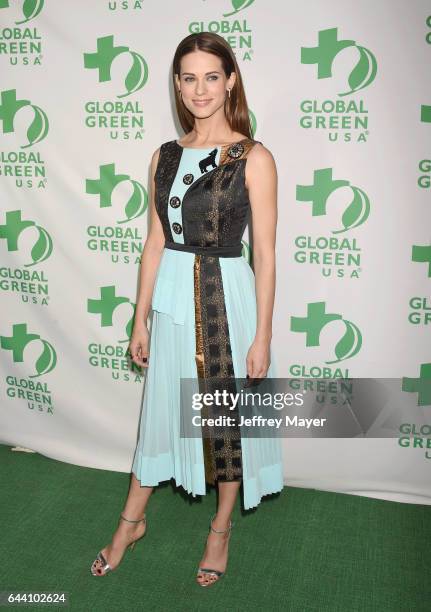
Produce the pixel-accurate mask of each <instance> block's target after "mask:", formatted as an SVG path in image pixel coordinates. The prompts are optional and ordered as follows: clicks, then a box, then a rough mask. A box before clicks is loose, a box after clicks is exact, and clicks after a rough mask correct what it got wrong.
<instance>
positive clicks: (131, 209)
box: [85, 164, 148, 223]
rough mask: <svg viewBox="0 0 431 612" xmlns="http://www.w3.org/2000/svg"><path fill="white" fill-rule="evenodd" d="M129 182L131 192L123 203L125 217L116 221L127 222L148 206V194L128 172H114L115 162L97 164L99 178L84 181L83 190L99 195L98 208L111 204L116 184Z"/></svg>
mask: <svg viewBox="0 0 431 612" xmlns="http://www.w3.org/2000/svg"><path fill="white" fill-rule="evenodd" d="M124 182H126V183H127V182H130V184H131V185H132V187H133V193H132V195H131V196H130V198H129V200H128V201H127V202H126V204H125V215H126V218H125V219H121V220H120V221H117V223H129V222H130V221H133V219H136V218H137V217H139V216H140V215H142V214H143V213H144V212H145V211H146V210H147V207H148V194H147V192H146V191H145V189H144V187H143V186H142V185H141V184H140V183H138V181H134V180H132V179H131V178H130V176H129V175H128V174H116V172H115V164H104V165H103V166H99V178H97V179H87V180H86V181H85V192H86V193H89V194H92V195H98V196H99V206H100V208H106V207H109V206H112V192H113V191H114V189H115V188H116V186H117V185H119V184H120V183H124Z"/></svg>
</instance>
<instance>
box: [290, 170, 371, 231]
mask: <svg viewBox="0 0 431 612" xmlns="http://www.w3.org/2000/svg"><path fill="white" fill-rule="evenodd" d="M313 178H314V181H313V184H312V185H297V186H296V199H297V200H298V202H311V204H312V207H311V212H312V216H313V217H317V216H323V215H326V204H327V201H328V198H329V196H330V195H331V194H332V193H333V192H334V191H336V190H337V189H340V188H341V187H350V189H351V191H352V192H353V198H352V201H351V202H350V203H349V204H348V205H347V208H346V209H345V211H344V213H343V215H342V218H341V223H342V226H343V227H342V228H340V229H337V230H332V233H333V234H340V233H342V232H346V231H348V230H351V229H353V228H354V227H358V226H359V225H361V224H362V223H365V221H366V220H367V219H368V216H369V214H370V200H369V198H368V196H367V194H366V193H365V192H364V191H363V190H362V189H360V188H359V187H355V186H353V185H351V184H350V182H349V181H346V180H340V179H337V180H335V179H333V178H332V168H321V169H319V170H315V171H314V177H313Z"/></svg>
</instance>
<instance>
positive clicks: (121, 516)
mask: <svg viewBox="0 0 431 612" xmlns="http://www.w3.org/2000/svg"><path fill="white" fill-rule="evenodd" d="M120 519H123V521H127V522H128V523H141V522H142V521H146V520H147V515H146V514H144V517H143V518H141V519H138V520H137V521H132V520H131V519H127V518H126V517H125V516H123V515H122V514H120Z"/></svg>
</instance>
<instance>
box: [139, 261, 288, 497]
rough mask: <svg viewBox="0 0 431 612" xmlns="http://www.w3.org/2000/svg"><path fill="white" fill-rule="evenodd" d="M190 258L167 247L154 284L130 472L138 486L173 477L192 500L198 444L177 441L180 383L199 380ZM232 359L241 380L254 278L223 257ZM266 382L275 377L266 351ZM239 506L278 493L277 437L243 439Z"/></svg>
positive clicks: (199, 471)
mask: <svg viewBox="0 0 431 612" xmlns="http://www.w3.org/2000/svg"><path fill="white" fill-rule="evenodd" d="M194 258H195V255H194V253H188V252H184V251H177V250H172V249H164V251H163V255H162V258H161V261H160V266H159V269H158V272H157V277H156V281H155V286H154V291H153V299H152V308H153V311H154V312H153V319H152V325H151V332H150V334H151V337H150V351H149V352H150V355H149V365H148V368H147V370H146V378H145V382H144V391H143V398H142V412H141V418H140V424H139V439H138V443H137V446H136V450H135V454H134V458H133V465H132V472H133V473H134V474H135V476H136V478H137V479H138V481H139V482H140V483H141V485H146V486H156V485H157V484H159V483H160V482H162V481H165V480H170V479H171V478H174V480H175V482H176V485H177V486H182V487H183V488H184V489H185V490H186V491H187V492H188V493H190V494H192V495H193V496H196V495H205V494H206V483H205V466H204V452H203V441H202V438H199V437H191V438H184V437H181V436H180V381H181V378H187V379H192V378H193V379H195V378H197V367H196V362H195V353H196V336H195V301H194V275H193V265H194ZM220 267H221V273H222V281H223V291H224V296H225V305H226V313H227V320H228V327H229V339H230V345H231V351H232V361H233V367H234V372H235V377H236V378H246V375H247V368H246V356H247V352H248V350H249V348H250V345H251V343H252V342H253V339H254V336H255V330H256V295H255V278H254V274H253V271H252V269H251V267H250V265H249V264H248V263H247V261H246V260H245V258H244V257H232V258H231V257H220ZM267 377H268V378H275V377H276V366H275V363H274V359H273V356H272V354H271V365H270V367H269V369H268V373H267ZM241 450H242V473H243V476H242V481H243V483H242V484H243V487H242V489H243V504H244V508H245V509H248V508H252V507H255V506H257V505H258V504H259V502H260V500H261V498H262V497H263V496H264V495H267V494H270V493H276V492H279V491H281V490H282V489H283V459H282V443H281V439H280V438H277V437H274V438H263V437H257V438H252V437H245V436H242V437H241Z"/></svg>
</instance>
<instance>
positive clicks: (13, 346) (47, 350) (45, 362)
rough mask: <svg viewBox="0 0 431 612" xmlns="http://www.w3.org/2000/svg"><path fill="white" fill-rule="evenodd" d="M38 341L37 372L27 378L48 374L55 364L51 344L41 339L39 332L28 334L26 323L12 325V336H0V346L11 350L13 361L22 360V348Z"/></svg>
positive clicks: (54, 353)
mask: <svg viewBox="0 0 431 612" xmlns="http://www.w3.org/2000/svg"><path fill="white" fill-rule="evenodd" d="M35 341H40V342H41V343H42V352H41V354H40V355H39V357H38V359H37V361H36V364H35V370H36V372H37V374H32V375H30V376H29V378H37V377H38V376H42V375H43V374H48V372H51V370H53V369H54V367H55V366H56V364H57V355H56V352H55V350H54V347H53V346H52V344H50V343H49V342H48V341H47V340H43V339H42V338H41V337H40V335H39V334H30V333H29V332H28V331H27V323H18V324H15V325H13V327H12V336H0V348H2V349H4V350H6V351H11V355H12V359H13V362H14V363H23V362H24V350H25V348H26V347H27V346H28V345H29V344H30V343H31V342H35Z"/></svg>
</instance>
